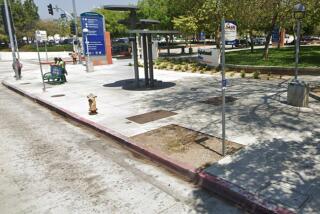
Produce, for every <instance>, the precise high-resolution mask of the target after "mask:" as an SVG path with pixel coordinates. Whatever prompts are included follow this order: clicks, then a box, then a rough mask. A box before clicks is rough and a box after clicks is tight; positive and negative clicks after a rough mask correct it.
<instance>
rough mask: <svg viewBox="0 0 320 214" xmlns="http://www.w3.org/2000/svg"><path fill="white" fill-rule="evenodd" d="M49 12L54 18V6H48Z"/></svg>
mask: <svg viewBox="0 0 320 214" xmlns="http://www.w3.org/2000/svg"><path fill="white" fill-rule="evenodd" d="M48 12H49V14H50V15H52V16H53V8H52V4H49V5H48Z"/></svg>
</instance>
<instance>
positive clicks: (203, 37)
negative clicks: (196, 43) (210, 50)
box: [200, 31, 206, 41]
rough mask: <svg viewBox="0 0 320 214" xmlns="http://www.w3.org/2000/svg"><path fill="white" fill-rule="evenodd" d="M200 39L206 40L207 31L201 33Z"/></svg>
mask: <svg viewBox="0 0 320 214" xmlns="http://www.w3.org/2000/svg"><path fill="white" fill-rule="evenodd" d="M200 40H202V41H204V40H206V33H205V32H203V31H202V32H201V33H200Z"/></svg>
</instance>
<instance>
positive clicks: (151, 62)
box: [147, 33, 154, 87]
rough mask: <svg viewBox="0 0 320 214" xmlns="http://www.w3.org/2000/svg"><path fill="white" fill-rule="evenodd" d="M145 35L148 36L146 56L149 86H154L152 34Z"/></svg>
mask: <svg viewBox="0 0 320 214" xmlns="http://www.w3.org/2000/svg"><path fill="white" fill-rule="evenodd" d="M147 36H148V58H149V72H150V85H151V87H154V77H153V56H152V36H151V33H149V34H148V35H147Z"/></svg>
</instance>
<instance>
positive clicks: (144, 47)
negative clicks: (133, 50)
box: [142, 34, 149, 86]
mask: <svg viewBox="0 0 320 214" xmlns="http://www.w3.org/2000/svg"><path fill="white" fill-rule="evenodd" d="M142 51H143V64H144V76H145V85H146V86H148V85H149V70H148V49H147V35H146V34H142Z"/></svg>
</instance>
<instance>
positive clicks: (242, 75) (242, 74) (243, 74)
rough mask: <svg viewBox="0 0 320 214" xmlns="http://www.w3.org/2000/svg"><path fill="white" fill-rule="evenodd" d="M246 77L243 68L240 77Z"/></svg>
mask: <svg viewBox="0 0 320 214" xmlns="http://www.w3.org/2000/svg"><path fill="white" fill-rule="evenodd" d="M245 77H246V72H245V71H244V70H242V71H241V78H245Z"/></svg>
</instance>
